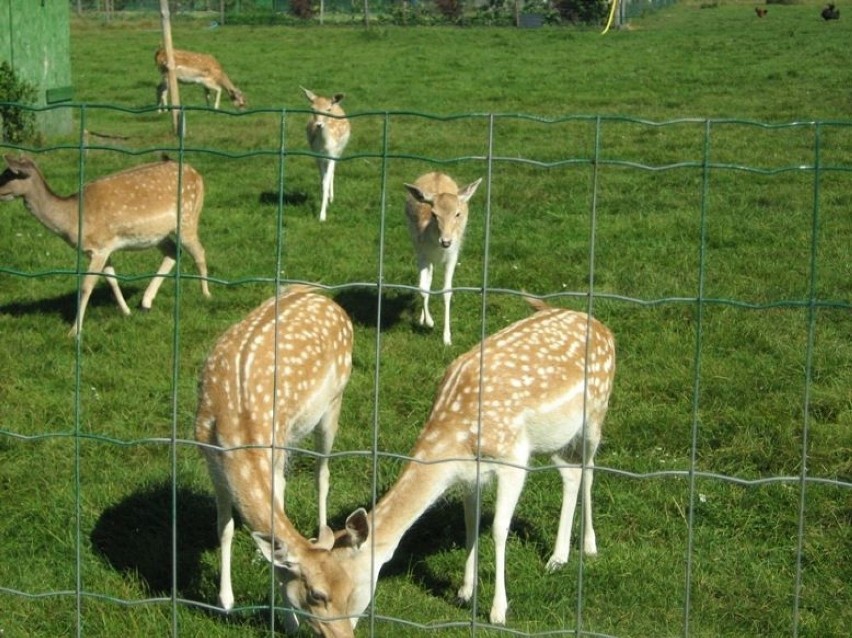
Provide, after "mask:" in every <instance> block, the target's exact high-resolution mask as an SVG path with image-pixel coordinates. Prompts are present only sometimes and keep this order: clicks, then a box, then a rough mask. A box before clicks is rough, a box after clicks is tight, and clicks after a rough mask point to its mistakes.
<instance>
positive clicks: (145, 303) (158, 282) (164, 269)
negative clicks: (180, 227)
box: [142, 239, 177, 310]
mask: <svg viewBox="0 0 852 638" xmlns="http://www.w3.org/2000/svg"><path fill="white" fill-rule="evenodd" d="M160 251H161V252H162V253H163V255H164V256H163V262H162V263H161V264H160V267H159V269H158V270H157V274H156V275H154V278H153V279H152V280H151V283H149V284H148V287H147V288H146V289H145V294H144V295H142V310H150V309H151V305H152V304H153V303H154V297H156V296H157V293H158V292H159V290H160V286H162V285H163V280H164V279H165V277H166V275H168V274H169V273H170V272H171V271H172V268H174V266H175V263H176V262H177V260H176V259H175V258H176V257H177V246H175V243H174V242H173V241H172V240H171V239H166V240H164V241H163V242H162V243H161V244H160Z"/></svg>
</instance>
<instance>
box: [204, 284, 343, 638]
mask: <svg viewBox="0 0 852 638" xmlns="http://www.w3.org/2000/svg"><path fill="white" fill-rule="evenodd" d="M352 339H353V332H352V323H351V321H350V320H349V317H348V316H347V315H346V313H345V312H344V311H343V309H342V308H340V306H338V305H337V304H336V303H334V302H333V301H331V300H330V299H328V298H326V297H324V296H323V295H321V294H317V293H316V292H314V291H313V289H311V288H309V287H307V286H293V287H290V288H286V289H284V290H283V291H282V292H281V293H280V294H279V295H278V296H277V297H273V298H271V299H269V300H267V301H266V302H264V303H263V304H261V305H260V306H259V307H258V308H256V309H255V310H253V311H252V312H251V313H249V315H248V316H247V317H246V318H245V319H243V320H242V321H241V322H239V323H238V324H236V325H234V326H232V327H231V328H230V329H229V330H228V331H227V332H225V333H224V334H223V335H222V336H221V337H220V338H219V340H218V342H217V343H216V345H215V347H214V348H213V352H212V353H211V354H210V356H209V357H208V359H207V362H206V364H205V366H204V370H203V372H202V375H201V385H200V388H201V389H200V398H199V405H198V413H197V416H196V422H195V436H196V439H197V440H198V441H199V442H200V443H201V444H202V452H203V454H204V456H205V458H206V460H207V464H208V469H209V470H210V476H211V478H212V480H213V485H214V487H215V491H216V510H217V521H218V523H217V524H218V533H219V540H220V544H221V552H222V566H221V569H222V571H221V577H220V587H219V602H220V604H221V605H222V607H223V608H224V609H226V610H230V609H231V608H232V606H233V604H234V593H233V589H232V586H231V543H232V540H233V535H234V518H233V508H234V507H236V508H237V509H238V510H239V512H240V514H241V516H242V518H243V520H244V521H245V523H246V525H248V527H249V528H251V530H252V532H253V533H252V537H253V538H254V541H255V542H256V543H257V545H258V547H259V548H260V549H261V551H262V552H263V553H264V555H265V556H266V557H267V558H268V559H269V560H270V561H273V560H274V556H276V555H277V553H278V552H279V546H280V544H281V543H282V542H284V543H286V545H287V547H288V548H289V549H290V552H291V556H292V560H290V561H289V562H288V564H287V565H284V566H279V568H278V569H276V573H277V576H278V579H279V582H280V583H281V585H282V588H283V590H284V593H285V596H286V597H287V599H288V600H289V601H290V603H291V605H292V606H293V607H295V608H297V609H302V610H305V611H308V612H310V613H312V614H314V615H315V616H316V617H315V618H311V619H309V622H310V623H311V625H312V626H313V627H314V629H315V630H316V631H317V632H318V633H320V634H322V635H325V636H352V635H353V633H352V623H351V622H350V621H349V620H348V619H342V620H341V619H339V618H334V617H335V616H340V615H343V614H344V613H345V609H337V608H336V607H335V604H334V603H337V602H338V601H332V600H331V594H330V592H331V585H330V583H329V581H328V580H326V579H325V577H326V575H328V577H329V578H334V577H335V574H336V572H335V569H336V570H337V571H339V570H340V568H339V567H336V566H334V565H331V566H330V567H328V568H326V569H325V571H324V572H316V571H315V570H316V568H314V567H311V565H313V563H318V564H319V565H322V564H323V562H324V561H327V559H328V558H329V557H330V549H331V547H332V545H333V543H334V536H333V535H332V532H331V530H330V529H329V528H328V527H327V526H326V500H327V497H328V484H329V470H328V454H329V453H330V452H331V447H332V444H333V442H334V436H335V434H336V432H337V423H338V417H339V415H340V407H341V401H342V399H343V390H344V388H345V387H346V384H347V382H348V381H349V376H350V374H351V371H352ZM311 433H313V435H314V438H315V440H316V446H317V451H318V453H319V455H320V456H319V458H318V463H317V469H316V482H317V492H318V495H319V529H320V534H319V539H318V540H317V541H315V542H311V541H308V540H306V539H305V538H304V537H302V536H301V535H300V534H299V533H298V532H297V531H296V529H295V528H294V527H293V525H292V523H291V522H290V520H289V519H288V518H287V515H286V514H285V511H284V487H285V483H286V481H285V478H284V470H285V465H286V462H287V456H288V452H289V448H291V447H292V446H294V445H296V444H297V443H298V442H299V441H300V440H301V439H303V438H304V437H305V436H307V435H308V434H311ZM273 535H274V536H273ZM303 556H310V557H311V560H310V561H307V562H308V563H309V564H308V565H307V566H306V567H305V568H304V569H300V566H299V565H300V563H301V562H302V559H301V557H303ZM306 579H310V581H311V586H310V587H307V586H306V585H305V584H304V583H305V580H306ZM332 582H333V581H332ZM341 602H342V601H341ZM323 619H325V620H323ZM297 627H298V620H297V618H296V617H295V615H294V614H292V613H291V614H288V616H287V629H288V631H294V630H295V629H296V628H297Z"/></svg>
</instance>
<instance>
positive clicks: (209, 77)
mask: <svg viewBox="0 0 852 638" xmlns="http://www.w3.org/2000/svg"><path fill="white" fill-rule="evenodd" d="M173 54H174V60H175V76H176V77H177V81H178V82H182V83H183V84H200V85H201V86H203V87H204V99H205V100H206V102H207V106H210V93H211V92H213V93H215V94H216V100H215V102H214V103H213V108H214V109H218V108H219V101H220V100H221V98H222V90H223V89H224V90H225V91H227V92H228V95H229V96H230V98H231V102H233V104H234V106H235V107H236V108H238V109H243V108H245V107H246V99H245V96H243V94H242V92H241V91H240V90H239V89H238V88H237V87H236V86H234V83H233V82H231V79H230V78H229V77H228V75H227V74H226V73H225V71H224V70H223V69H222V65H221V64H219V61H218V60H217V59H216V58H214V57H213V56H212V55H207V54H206V53H195V52H194V51H181V50H180V49H174V50H173ZM154 62H155V63H156V65H157V68H158V69H159V71H160V74H161V75H162V76H163V77H162V81H161V82H160V83H159V84H158V85H157V104H158V105H159V107H160V112H161V113H162V112H163V111H164V110H165V107H166V106H167V102H166V94H167V93H168V90H169V83H168V72H169V67H168V60H167V59H166V50H165V49H164V48H163V47H160V48H159V49H157V52H156V53H155V54H154Z"/></svg>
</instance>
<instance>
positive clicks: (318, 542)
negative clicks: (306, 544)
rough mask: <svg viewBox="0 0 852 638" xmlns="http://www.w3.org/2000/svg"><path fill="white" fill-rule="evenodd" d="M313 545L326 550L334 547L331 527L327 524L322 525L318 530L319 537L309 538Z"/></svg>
mask: <svg viewBox="0 0 852 638" xmlns="http://www.w3.org/2000/svg"><path fill="white" fill-rule="evenodd" d="M311 540H312V542H313V544H314V547H316V548H317V549H324V550H326V551H331V548H332V547H334V532H333V531H331V528H330V527H329V526H328V525H324V526H323V527H322V529H320V532H319V538H314V539H311Z"/></svg>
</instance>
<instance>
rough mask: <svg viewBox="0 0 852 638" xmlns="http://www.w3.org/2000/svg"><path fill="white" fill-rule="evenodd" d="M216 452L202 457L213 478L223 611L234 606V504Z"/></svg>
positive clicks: (206, 452)
mask: <svg viewBox="0 0 852 638" xmlns="http://www.w3.org/2000/svg"><path fill="white" fill-rule="evenodd" d="M217 454H218V453H217V452H213V451H208V450H204V456H205V458H206V459H207V464H208V466H209V467H210V476H212V477H213V487H214V488H215V491H216V530H217V535H218V537H219V549H220V551H221V556H222V562H221V566H220V569H221V571H220V573H219V604H220V605H221V606H222V609H224V610H225V611H230V610H231V608H232V607H233V606H234V589H233V586H232V585H231V545H232V543H233V540H234V510H233V507H234V503H233V500H232V499H231V492H230V490H229V489H228V485H227V480H226V479H225V477H224V476H223V475H222V471H221V467H220V465H219V463H220V461H219V459H218V458H216V455H217Z"/></svg>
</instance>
